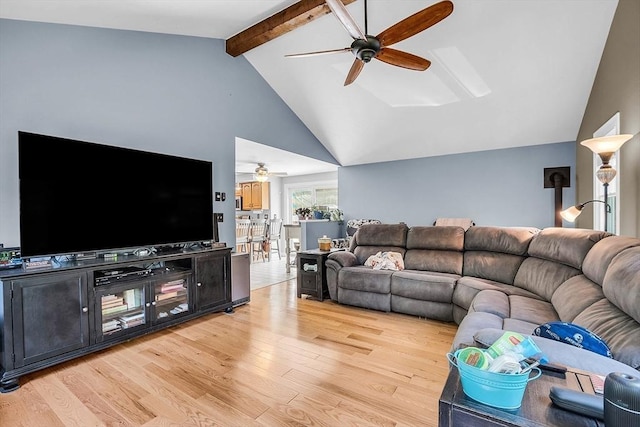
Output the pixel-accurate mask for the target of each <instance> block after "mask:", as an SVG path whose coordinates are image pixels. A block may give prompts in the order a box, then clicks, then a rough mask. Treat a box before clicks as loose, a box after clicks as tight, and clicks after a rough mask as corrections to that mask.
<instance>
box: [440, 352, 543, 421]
mask: <svg viewBox="0 0 640 427" xmlns="http://www.w3.org/2000/svg"><path fill="white" fill-rule="evenodd" d="M460 351H461V350H458V351H456V352H455V353H454V354H451V353H447V359H449V363H451V364H452V365H453V366H455V367H456V368H458V372H459V374H460V382H461V383H462V391H464V394H466V395H467V396H469V397H470V398H472V399H474V400H477V401H478V402H480V403H484V404H485V405H489V406H494V407H496V408H501V409H518V408H519V407H520V405H521V404H522V398H523V396H524V391H525V389H526V388H527V383H528V382H529V381H533V380H535V379H536V378H538V377H539V376H540V374H541V371H540V369H538V368H533V369H532V370H531V371H528V372H525V373H523V374H501V373H497V372H489V371H486V370H483V369H480V368H476V367H475V366H471V365H468V364H466V363H465V362H462V361H458V354H459V353H460ZM534 371H535V372H536V374H535V376H533V377H530V374H531V372H534Z"/></svg>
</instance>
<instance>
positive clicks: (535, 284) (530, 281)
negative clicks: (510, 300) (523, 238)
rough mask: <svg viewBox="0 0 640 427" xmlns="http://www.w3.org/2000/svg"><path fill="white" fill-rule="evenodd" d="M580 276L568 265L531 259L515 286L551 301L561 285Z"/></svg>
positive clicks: (578, 272)
mask: <svg viewBox="0 0 640 427" xmlns="http://www.w3.org/2000/svg"><path fill="white" fill-rule="evenodd" d="M532 244H533V243H532ZM579 274H580V271H579V270H576V269H575V268H572V267H569V266H567V265H564V264H558V263H557V262H552V261H547V260H544V259H540V258H534V257H529V258H527V259H525V260H524V261H523V262H522V265H521V266H520V268H519V269H518V273H517V274H516V277H515V279H514V280H513V284H514V285H515V286H517V287H519V288H523V289H526V290H528V291H530V292H533V293H534V294H536V295H540V296H541V297H542V298H543V299H544V300H546V301H551V297H552V296H553V293H554V292H555V291H556V289H558V287H559V286H560V285H561V284H563V283H564V282H566V281H567V280H568V279H570V278H571V277H573V276H577V275H579Z"/></svg>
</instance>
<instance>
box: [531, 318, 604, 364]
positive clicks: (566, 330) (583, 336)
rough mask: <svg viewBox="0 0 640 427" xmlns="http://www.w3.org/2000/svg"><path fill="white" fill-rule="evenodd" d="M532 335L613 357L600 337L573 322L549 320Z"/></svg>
mask: <svg viewBox="0 0 640 427" xmlns="http://www.w3.org/2000/svg"><path fill="white" fill-rule="evenodd" d="M533 334H534V335H537V336H539V337H543V338H549V339H552V340H554V341H560V342H563V343H567V344H571V345H573V346H575V347H579V348H583V349H585V350H589V351H593V352H594V353H598V354H601V355H603V356H607V357H611V358H613V355H612V354H611V350H610V349H609V346H608V345H607V343H605V342H604V341H603V340H602V338H600V337H599V336H597V335H596V334H594V333H593V332H591V331H589V330H588V329H585V328H583V327H582V326H579V325H576V324H575V323H567V322H549V323H545V324H543V325H540V326H538V327H537V328H536V329H535V330H534V331H533Z"/></svg>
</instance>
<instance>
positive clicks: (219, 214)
mask: <svg viewBox="0 0 640 427" xmlns="http://www.w3.org/2000/svg"><path fill="white" fill-rule="evenodd" d="M216 220H217V221H218V222H222V221H224V215H223V214H222V213H217V214H216Z"/></svg>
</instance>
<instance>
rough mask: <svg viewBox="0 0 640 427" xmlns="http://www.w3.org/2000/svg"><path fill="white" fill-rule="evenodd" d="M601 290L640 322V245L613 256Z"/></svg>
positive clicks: (617, 305)
mask: <svg viewBox="0 0 640 427" xmlns="http://www.w3.org/2000/svg"><path fill="white" fill-rule="evenodd" d="M602 291H603V292H604V295H605V296H606V297H607V299H608V300H609V301H611V302H612V303H613V304H615V306H616V307H618V308H619V309H620V310H622V311H624V312H625V313H626V314H628V315H629V316H631V317H632V318H633V319H635V321H636V322H639V323H640V247H638V246H637V247H634V248H630V249H627V250H624V251H622V252H620V253H619V254H618V256H616V257H615V258H613V260H612V261H611V264H609V268H608V269H607V274H606V275H605V276H604V281H603V282H602Z"/></svg>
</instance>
